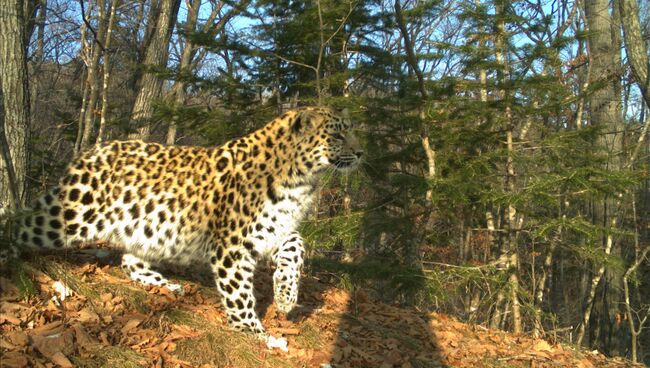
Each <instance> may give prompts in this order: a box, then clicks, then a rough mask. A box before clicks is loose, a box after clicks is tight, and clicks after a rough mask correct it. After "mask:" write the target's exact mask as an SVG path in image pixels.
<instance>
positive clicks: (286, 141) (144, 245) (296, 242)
mask: <svg viewBox="0 0 650 368" xmlns="http://www.w3.org/2000/svg"><path fill="white" fill-rule="evenodd" d="M350 128H351V123H350V120H349V118H348V116H347V112H346V111H344V112H343V113H338V112H335V111H334V110H331V109H327V108H304V109H299V110H294V111H290V112H288V113H286V114H284V115H282V116H281V117H279V118H276V119H275V120H273V121H271V122H270V123H268V124H267V125H266V126H265V127H263V128H261V129H259V130H257V131H255V132H253V133H251V134H249V135H247V136H244V137H242V138H239V139H235V140H232V141H230V142H228V143H226V144H224V145H223V146H221V147H216V148H201V147H180V146H169V147H166V146H162V145H160V144H156V143H144V142H141V141H118V142H109V143H106V144H103V145H101V146H97V147H95V148H93V149H91V150H90V151H88V152H86V153H84V154H83V155H81V157H79V158H78V159H76V160H75V161H74V162H73V163H72V164H71V165H70V166H69V167H68V168H67V170H66V171H65V174H64V175H63V177H62V178H61V180H60V182H59V185H58V186H56V187H54V188H53V189H52V190H50V191H49V192H48V193H46V194H45V195H44V196H42V197H41V198H40V199H39V200H38V201H37V202H36V204H35V206H34V207H33V209H32V213H31V214H30V215H27V216H24V217H22V219H21V221H20V226H19V230H18V232H17V234H16V236H17V242H18V243H19V244H20V245H23V246H27V247H30V248H35V249H63V248H68V247H73V246H75V245H76V244H79V243H80V242H87V241H91V240H95V239H103V240H107V241H108V242H109V243H110V244H113V246H115V247H119V248H122V249H123V250H124V256H123V260H122V266H123V267H124V269H125V271H126V272H127V273H128V274H129V275H130V277H131V278H132V279H134V280H136V281H139V282H141V283H145V284H153V285H159V286H167V287H169V288H170V289H174V290H175V289H179V288H180V286H179V285H175V284H170V283H169V282H168V281H167V279H165V278H164V277H163V276H162V275H161V274H160V273H158V272H156V271H154V270H152V266H154V265H155V264H156V263H158V262H159V261H163V260H164V261H169V262H173V263H176V264H181V265H186V266H192V265H194V264H196V263H197V262H209V264H210V266H211V269H212V271H213V273H214V276H215V282H216V285H217V288H218V290H219V292H220V294H221V297H222V302H223V305H224V308H225V310H226V314H227V316H228V320H229V322H230V324H231V325H232V326H233V327H234V328H236V329H238V330H241V331H246V332H252V333H254V334H256V335H258V336H259V337H261V338H268V336H267V335H266V333H265V331H264V328H263V326H262V324H261V323H260V320H259V318H258V317H257V315H256V312H255V298H254V296H253V273H254V270H255V267H256V264H257V262H258V261H259V260H260V259H261V258H262V257H267V258H270V259H271V260H272V262H273V263H274V265H275V271H274V274H273V282H274V291H275V302H276V305H277V307H278V309H279V310H280V311H283V312H289V311H290V310H291V309H292V308H293V307H294V306H295V305H296V303H297V298H298V286H299V281H300V271H301V268H302V265H303V256H304V248H303V241H302V238H301V237H300V235H299V234H298V233H297V232H296V228H297V226H298V224H299V222H300V221H301V219H302V218H303V215H304V214H305V212H306V210H307V208H308V207H309V205H310V203H311V201H312V197H313V195H314V191H315V184H316V180H315V179H316V178H317V174H318V173H320V172H323V171H324V170H326V169H328V168H331V167H336V168H339V169H344V168H349V167H353V166H355V165H357V163H358V162H359V159H360V157H361V150H360V148H359V145H358V143H357V141H356V139H355V137H354V135H353V134H352V133H351V131H350Z"/></svg>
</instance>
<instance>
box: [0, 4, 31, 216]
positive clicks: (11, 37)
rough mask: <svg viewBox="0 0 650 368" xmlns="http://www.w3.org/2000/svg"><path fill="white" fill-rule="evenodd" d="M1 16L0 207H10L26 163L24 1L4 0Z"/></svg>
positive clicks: (19, 192) (19, 195) (20, 194)
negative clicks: (1, 113)
mask: <svg viewBox="0 0 650 368" xmlns="http://www.w3.org/2000/svg"><path fill="white" fill-rule="evenodd" d="M0 19H2V21H1V22H0V79H1V80H2V92H3V93H2V102H3V107H4V129H2V130H3V131H4V136H3V137H2V138H3V139H2V141H0V144H2V145H3V148H4V149H3V151H4V152H5V154H3V157H4V159H3V160H0V183H1V184H2V185H1V186H0V207H3V208H11V207H17V206H21V205H22V204H23V200H24V192H25V187H26V174H27V162H28V160H27V154H28V152H27V142H28V140H29V136H28V134H29V120H30V119H29V80H28V78H27V60H26V47H25V34H24V32H25V29H24V24H25V19H24V18H23V2H22V1H21V0H9V1H6V2H5V3H4V4H3V6H0ZM0 133H1V132H0ZM5 143H6V144H5ZM7 148H8V149H7ZM8 156H10V157H8ZM12 193H13V194H12Z"/></svg>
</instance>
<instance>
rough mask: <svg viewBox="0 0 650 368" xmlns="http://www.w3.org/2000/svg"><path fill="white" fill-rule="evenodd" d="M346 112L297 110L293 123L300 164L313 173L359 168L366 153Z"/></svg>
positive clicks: (292, 130) (311, 109) (325, 109)
mask: <svg viewBox="0 0 650 368" xmlns="http://www.w3.org/2000/svg"><path fill="white" fill-rule="evenodd" d="M352 128H353V126H352V121H351V120H350V116H349V113H348V111H347V109H344V110H343V111H340V112H339V111H336V110H333V109H329V108H305V109H301V110H298V111H297V112H296V116H295V118H294V119H293V121H292V123H291V134H293V135H294V136H295V137H296V138H297V145H298V151H297V152H296V153H297V157H296V158H297V161H298V162H299V163H300V166H301V167H303V168H305V169H307V171H308V172H310V173H318V172H320V171H323V170H326V169H328V168H335V169H338V170H351V169H354V168H356V167H357V166H358V165H359V163H360V161H361V157H362V156H363V150H362V149H361V146H360V144H359V141H358V140H357V137H356V136H355V134H354V132H353V130H352Z"/></svg>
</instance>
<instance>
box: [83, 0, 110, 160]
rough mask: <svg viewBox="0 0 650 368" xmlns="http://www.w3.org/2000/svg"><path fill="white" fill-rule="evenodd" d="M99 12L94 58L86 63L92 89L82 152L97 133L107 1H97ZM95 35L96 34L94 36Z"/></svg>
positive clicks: (85, 122)
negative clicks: (96, 124)
mask: <svg viewBox="0 0 650 368" xmlns="http://www.w3.org/2000/svg"><path fill="white" fill-rule="evenodd" d="M97 10H98V17H99V31H98V32H97V39H95V40H94V42H93V45H92V56H91V58H90V59H89V60H87V61H86V67H87V68H88V88H89V89H90V93H89V97H88V102H87V106H86V110H85V116H84V125H83V135H82V136H81V144H80V147H79V150H80V151H83V150H84V149H86V148H87V147H88V146H90V144H91V140H92V138H93V135H94V131H95V117H96V116H97V100H98V99H99V88H100V86H99V75H98V74H99V60H100V57H101V55H102V52H104V51H105V47H104V45H102V44H101V43H102V42H104V38H105V37H106V36H105V34H106V26H107V23H108V22H107V19H106V18H107V17H106V1H105V0H97ZM93 35H94V34H93Z"/></svg>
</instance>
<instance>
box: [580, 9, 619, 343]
mask: <svg viewBox="0 0 650 368" xmlns="http://www.w3.org/2000/svg"><path fill="white" fill-rule="evenodd" d="M584 4H585V14H586V20H587V22H588V24H587V25H588V31H589V37H588V44H589V55H590V58H589V63H590V67H591V75H592V76H593V77H594V78H602V79H604V83H603V87H601V88H599V89H597V90H595V91H594V92H593V93H592V94H591V96H590V98H589V112H590V117H591V124H592V125H594V126H600V127H602V128H603V134H602V136H601V139H600V144H601V146H602V147H603V148H605V149H606V150H607V152H608V157H609V160H608V164H607V167H608V169H610V170H618V169H619V168H620V167H621V153H622V134H621V133H620V132H621V130H622V119H621V115H620V105H619V96H617V94H616V87H615V83H618V73H619V68H620V65H617V64H616V60H617V58H616V55H615V54H616V53H618V49H616V48H615V47H614V45H613V42H612V35H611V31H612V20H611V17H610V15H609V2H608V1H607V0H592V1H587V2H585V3H584ZM591 84H592V85H593V83H591ZM594 207H595V214H594V216H595V221H596V222H597V223H599V224H601V225H603V226H607V227H610V228H612V229H613V228H615V227H616V226H617V219H616V210H615V207H617V206H616V205H615V204H614V203H613V201H612V200H606V201H605V203H602V204H595V206H594ZM603 245H604V253H605V254H607V255H610V254H611V252H612V247H613V246H614V239H613V235H612V232H607V234H604V235H603ZM610 272H616V271H615V270H613V269H612V270H610ZM604 273H605V266H604V265H601V266H598V268H597V270H596V272H595V273H594V275H593V276H592V279H591V282H590V289H589V291H588V293H587V300H586V302H585V306H584V312H583V316H582V323H581V324H580V326H579V328H578V332H577V337H576V343H577V344H578V345H580V344H581V343H582V342H583V340H584V336H585V331H586V328H587V327H588V325H589V323H590V321H591V313H592V309H593V304H594V299H595V296H596V288H597V287H598V284H599V283H600V281H601V279H602V277H603V275H604ZM618 302H619V301H618V300H617V301H609V303H610V304H612V303H613V304H616V305H617V304H618ZM609 313H610V315H611V314H612V313H614V311H612V310H610V311H609ZM617 313H618V312H617ZM612 327H613V326H612Z"/></svg>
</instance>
